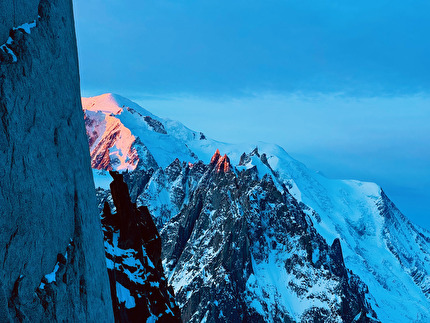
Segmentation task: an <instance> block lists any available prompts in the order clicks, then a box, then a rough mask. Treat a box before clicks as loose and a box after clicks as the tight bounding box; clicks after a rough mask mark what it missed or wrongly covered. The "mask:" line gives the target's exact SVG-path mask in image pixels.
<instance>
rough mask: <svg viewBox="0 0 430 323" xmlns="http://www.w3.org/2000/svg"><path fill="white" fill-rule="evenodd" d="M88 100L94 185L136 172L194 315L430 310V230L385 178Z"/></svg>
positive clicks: (396, 314)
mask: <svg viewBox="0 0 430 323" xmlns="http://www.w3.org/2000/svg"><path fill="white" fill-rule="evenodd" d="M82 102H83V107H84V112H85V122H86V126H87V133H88V136H89V143H90V149H91V157H92V166H93V168H94V169H95V170H94V176H95V181H96V184H97V185H98V186H100V187H101V188H103V189H105V193H106V195H108V194H109V191H108V185H107V184H108V183H109V182H110V177H109V176H107V174H106V172H105V171H103V170H106V169H114V170H119V171H128V172H126V173H125V175H124V177H125V179H126V181H127V182H128V184H129V186H130V194H131V196H132V199H134V200H136V201H137V203H138V205H147V206H148V208H149V210H150V212H151V214H152V215H153V216H154V220H155V222H156V224H157V226H158V228H159V229H160V230H161V234H162V238H163V258H164V259H163V261H164V267H165V270H166V272H167V274H168V276H169V282H170V283H171V284H172V285H173V288H174V290H175V293H176V295H177V297H178V303H179V305H180V306H181V307H182V315H183V318H184V319H185V320H188V319H191V320H193V321H200V320H203V319H205V318H206V319H207V320H208V321H217V320H222V318H223V316H229V317H230V318H231V319H232V318H235V316H234V313H236V315H237V313H243V315H245V316H240V315H239V316H238V317H237V318H239V319H245V318H251V319H253V320H262V321H273V320H277V319H278V318H279V319H280V320H281V319H282V320H287V319H288V320H291V321H305V320H306V319H309V318H310V317H313V318H314V319H318V318H319V319H321V320H323V321H332V322H336V321H352V320H356V321H368V320H376V316H377V318H378V319H379V320H381V321H382V322H413V321H417V322H418V321H421V322H427V321H430V310H429V309H430V276H429V272H430V255H429V253H430V233H429V232H428V231H426V230H424V229H421V228H419V227H417V226H415V225H413V224H412V223H410V222H409V221H408V220H407V219H406V218H405V217H404V216H403V215H402V214H401V212H400V211H399V210H398V209H397V208H396V207H395V205H394V204H393V203H392V202H391V201H390V200H389V199H388V197H387V196H386V195H385V194H384V192H383V191H382V189H381V188H380V187H379V186H378V185H376V184H373V183H365V182H359V181H352V180H332V179H328V178H325V177H324V176H322V175H320V174H317V173H315V172H313V171H311V170H309V169H308V168H306V166H305V165H303V164H302V163H300V162H298V161H296V160H295V159H293V158H292V157H291V156H289V155H288V154H287V153H286V152H285V151H284V150H283V149H282V148H281V147H279V146H277V145H273V144H267V143H262V142H258V143H254V144H240V145H237V144H227V143H222V142H217V141H215V140H211V139H209V138H206V137H205V136H204V134H202V133H200V132H195V131H192V130H190V129H188V128H186V127H185V126H184V125H182V124H181V123H179V122H177V121H172V120H168V119H162V118H159V117H157V116H155V115H153V114H151V113H150V112H149V111H147V110H145V109H143V108H141V107H140V106H138V105H137V104H135V103H133V102H131V101H130V100H128V99H125V98H123V97H120V96H118V95H112V94H105V95H102V96H98V97H94V98H86V99H83V101H82ZM215 152H222V154H223V156H221V155H219V154H218V153H215ZM214 153H215V155H214ZM228 297H234V301H233V300H232V299H230V300H229V298H228ZM235 306H236V307H235ZM375 313H376V315H375Z"/></svg>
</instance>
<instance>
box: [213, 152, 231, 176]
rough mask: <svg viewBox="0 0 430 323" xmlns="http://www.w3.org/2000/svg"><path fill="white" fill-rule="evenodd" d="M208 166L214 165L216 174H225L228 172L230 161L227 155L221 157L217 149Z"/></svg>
mask: <svg viewBox="0 0 430 323" xmlns="http://www.w3.org/2000/svg"><path fill="white" fill-rule="evenodd" d="M210 164H211V165H215V169H216V172H217V173H219V172H224V173H227V172H228V171H229V170H230V159H229V158H228V157H227V154H224V156H222V157H221V154H220V152H219V149H217V150H216V152H215V154H214V155H213V156H212V158H211V162H210Z"/></svg>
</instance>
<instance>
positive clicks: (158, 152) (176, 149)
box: [82, 94, 197, 171]
mask: <svg viewBox="0 0 430 323" xmlns="http://www.w3.org/2000/svg"><path fill="white" fill-rule="evenodd" d="M82 105H83V108H84V112H85V120H86V124H87V132H88V136H89V138H90V142H89V143H90V149H91V155H92V158H93V168H97V169H113V170H119V171H121V170H134V169H135V168H136V166H137V164H138V158H139V157H137V156H138V155H139V156H140V155H143V156H141V159H144V161H142V162H141V163H140V164H141V165H143V164H144V163H146V162H148V163H149V165H148V167H154V166H160V167H163V168H164V167H167V166H168V165H169V164H170V163H171V162H172V161H173V160H174V159H175V158H179V159H180V160H186V161H189V162H196V161H197V157H196V156H195V155H194V154H193V153H192V152H191V150H190V149H189V148H188V147H187V145H186V143H185V142H183V141H182V140H181V139H179V138H177V136H179V137H180V136H181V132H180V131H179V132H173V133H170V132H167V130H166V128H165V127H164V125H163V122H161V121H160V120H161V119H160V118H158V117H156V116H154V115H153V114H151V113H150V112H148V111H146V110H145V109H143V108H141V107H140V106H138V105H137V104H135V103H133V102H131V101H129V100H127V99H125V98H123V97H120V96H118V95H113V94H104V95H102V96H99V97H95V98H88V99H85V98H84V99H82ZM173 127H174V128H175V125H173ZM176 128H177V129H178V127H176ZM136 138H139V139H140V142H137V141H136ZM137 151H141V153H140V154H137ZM145 155H149V156H145ZM172 156H175V157H174V158H173V159H172V158H171V157H172Z"/></svg>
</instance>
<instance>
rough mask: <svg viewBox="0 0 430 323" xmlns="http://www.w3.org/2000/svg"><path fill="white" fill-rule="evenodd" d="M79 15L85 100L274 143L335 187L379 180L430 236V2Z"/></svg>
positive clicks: (132, 6) (232, 5)
mask: <svg viewBox="0 0 430 323" xmlns="http://www.w3.org/2000/svg"><path fill="white" fill-rule="evenodd" d="M74 4H75V18H76V26H77V36H78V46H79V59H80V67H81V81H82V84H81V86H82V91H83V94H84V95H96V94H100V93H104V92H115V93H118V94H122V95H124V96H126V97H129V98H131V99H134V100H136V101H138V102H139V103H141V104H143V105H144V106H145V107H146V108H148V109H149V110H150V111H152V112H153V113H155V114H159V115H160V116H166V117H170V118H172V119H177V120H180V121H182V122H183V123H184V124H186V125H188V126H189V127H190V128H193V129H195V130H201V131H203V132H205V133H206V134H207V135H208V136H210V137H212V138H214V139H218V140H222V141H227V142H241V141H256V140H262V141H267V142H275V143H278V144H280V145H281V146H283V147H284V148H285V149H286V150H287V151H288V152H289V153H290V154H291V155H293V156H294V157H296V158H297V159H299V160H301V161H302V162H304V163H305V164H307V165H308V166H309V167H311V168H313V169H316V170H321V171H322V172H323V173H325V174H326V175H327V176H328V177H333V178H356V179H361V180H370V181H375V182H377V183H378V184H380V185H381V186H382V187H383V188H384V190H385V191H386V192H387V193H388V195H389V196H390V197H391V198H392V199H393V200H394V202H395V203H396V204H397V205H398V206H399V208H400V209H401V210H402V211H403V212H404V213H405V214H406V215H407V216H408V217H409V218H411V219H412V220H413V221H414V222H415V223H417V224H420V225H422V226H424V227H426V228H428V229H430V214H429V212H428V206H427V203H428V202H429V201H430V188H429V187H430V148H429V144H428V143H429V142H430V130H429V129H430V126H429V124H430V43H429V42H428V34H429V32H430V19H428V13H429V12H430V2H428V1H422V0H415V1H413V2H410V3H408V4H405V3H404V2H400V1H397V0H393V1H377V0H374V1H368V0H364V1H349V0H343V1H321V0H320V1H314V0H308V1H306V0H283V1H280V0H279V1H275V0H266V1H240V0H238V1H224V0H218V1H205V0H200V1H191V0H189V1H164V0H157V1H145V0H143V1H135V0H132V1H118V0H104V1H101V0H74ZM214 111H216V113H214Z"/></svg>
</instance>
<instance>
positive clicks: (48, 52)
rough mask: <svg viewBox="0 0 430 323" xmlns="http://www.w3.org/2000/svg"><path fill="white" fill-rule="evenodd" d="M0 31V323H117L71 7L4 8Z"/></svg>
mask: <svg viewBox="0 0 430 323" xmlns="http://www.w3.org/2000/svg"><path fill="white" fill-rule="evenodd" d="M34 20H36V24H35V26H34V27H32V28H31V29H28V28H21V29H20V28H18V29H17V28H15V29H14V27H18V26H20V25H22V24H24V23H30V22H33V21H34ZM0 22H1V23H0V45H2V44H4V43H5V42H7V39H8V37H9V36H10V37H11V38H10V39H9V42H8V43H7V48H6V47H5V46H3V47H2V50H0V52H1V53H0V322H7V321H13V322H15V321H16V322H52V321H61V322H63V321H68V322H111V321H113V314H112V302H111V297H110V291H109V281H108V275H107V270H106V263H105V258H104V247H103V240H102V239H103V236H102V231H101V225H100V220H99V217H98V212H97V209H96V202H95V191H94V183H93V179H92V174H91V168H90V156H89V149H88V142H87V138H86V133H85V128H84V119H83V113H82V109H81V103H80V89H79V71H78V59H77V49H76V37H75V30H74V19H73V8H72V1H71V0H51V1H49V0H41V1H39V0H20V1H12V0H1V1H0ZM11 40H12V41H11Z"/></svg>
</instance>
